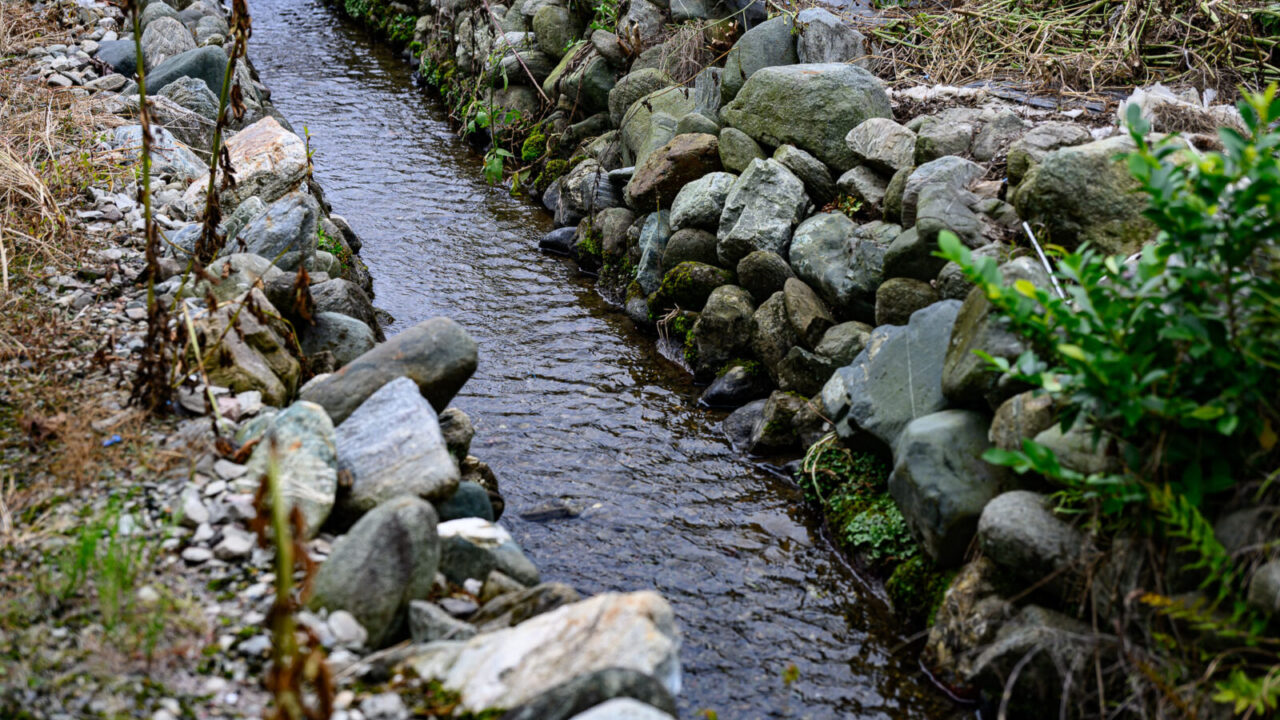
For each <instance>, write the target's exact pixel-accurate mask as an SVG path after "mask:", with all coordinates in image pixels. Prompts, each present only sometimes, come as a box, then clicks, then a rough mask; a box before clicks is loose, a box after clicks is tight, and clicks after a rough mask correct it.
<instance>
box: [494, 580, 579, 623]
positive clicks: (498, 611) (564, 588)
mask: <svg viewBox="0 0 1280 720" xmlns="http://www.w3.org/2000/svg"><path fill="white" fill-rule="evenodd" d="M581 599H582V598H581V597H580V596H579V595H578V591H577V590H574V589H573V588H571V587H569V586H568V585H565V584H564V583H556V582H551V583H542V584H541V585H535V586H533V587H531V588H527V589H522V590H520V591H519V592H514V593H510V594H508V595H501V596H499V597H496V598H494V599H492V600H490V601H489V602H487V603H485V604H484V607H482V608H480V609H479V610H477V611H476V613H475V614H474V615H472V616H471V618H470V621H471V622H472V623H474V624H475V625H476V627H478V628H479V629H480V631H481V632H489V631H491V630H499V629H502V628H508V627H513V626H515V625H519V624H520V623H522V622H524V621H525V620H528V619H529V618H532V617H537V616H538V615H541V614H543V613H547V612H551V611H552V610H555V609H556V608H558V607H561V606H563V605H568V604H570V603H576V602H578V601H579V600H581Z"/></svg>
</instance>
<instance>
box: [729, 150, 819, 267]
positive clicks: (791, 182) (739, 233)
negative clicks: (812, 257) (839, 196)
mask: <svg viewBox="0 0 1280 720" xmlns="http://www.w3.org/2000/svg"><path fill="white" fill-rule="evenodd" d="M808 205H809V200H808V198H807V197H806V196H805V192H804V184H803V183H802V182H800V179H799V178H797V177H796V176H795V175H794V174H792V173H791V171H790V170H787V168H786V167H784V166H783V165H782V163H779V162H778V161H776V160H772V159H770V160H752V161H751V164H750V165H749V166H748V167H747V169H746V171H744V172H743V173H742V175H741V176H739V177H738V179H737V180H736V181H735V182H734V184H733V188H732V189H731V190H730V191H729V195H728V197H727V198H726V199H725V206H724V212H723V213H722V214H721V216H720V228H719V232H718V233H717V235H716V236H717V238H718V240H719V244H718V246H717V248H716V251H717V254H718V256H719V258H720V262H721V264H722V265H723V266H726V267H735V266H736V265H737V264H738V261H739V260H741V259H742V258H744V257H746V255H747V254H748V253H750V252H751V251H753V250H769V251H771V252H775V253H778V254H779V255H782V254H784V253H785V252H786V249H787V244H788V243H789V242H790V241H791V231H792V229H793V228H794V227H795V226H796V225H797V224H799V222H800V221H801V220H802V219H803V218H804V212H805V210H806V209H807V208H808Z"/></svg>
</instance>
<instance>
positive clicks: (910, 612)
mask: <svg viewBox="0 0 1280 720" xmlns="http://www.w3.org/2000/svg"><path fill="white" fill-rule="evenodd" d="M954 577H955V572H942V571H939V570H937V569H936V568H934V567H933V564H932V563H931V562H930V561H929V559H928V558H926V557H925V556H923V555H916V556H915V557H913V558H911V559H909V560H907V561H906V562H904V563H902V564H900V565H898V567H897V568H895V569H894V571H893V574H892V575H890V576H889V580H888V581H887V582H885V584H884V588H885V591H886V592H888V593H889V599H890V600H892V601H893V607H894V608H895V609H896V610H897V611H898V612H899V613H901V614H902V615H903V616H905V617H907V618H910V619H911V620H912V621H915V622H924V623H925V624H927V625H932V624H933V620H934V616H935V615H936V614H937V612H938V608H939V607H940V606H941V605H942V598H943V596H944V595H946V592H947V588H948V587H949V586H950V585H951V580H952V579H953V578H954Z"/></svg>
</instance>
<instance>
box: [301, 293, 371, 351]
mask: <svg viewBox="0 0 1280 720" xmlns="http://www.w3.org/2000/svg"><path fill="white" fill-rule="evenodd" d="M310 290H311V299H312V300H313V301H314V302H315V306H316V312H333V313H341V314H343V315H346V316H347V317H353V318H355V319H356V320H359V321H360V322H362V323H364V324H365V325H368V326H369V328H370V329H371V330H373V335H374V339H375V340H377V341H379V342H381V341H383V340H386V338H385V337H383V335H382V330H381V328H380V327H379V323H378V315H377V313H376V312H375V311H374V309H373V301H371V300H370V299H369V296H368V295H367V294H365V291H364V290H362V289H360V286H359V285H356V284H355V283H353V282H351V281H350V280H345V279H343V278H334V279H332V280H325V281H324V282H320V283H316V284H315V285H312V286H311V288H310Z"/></svg>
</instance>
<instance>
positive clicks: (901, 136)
mask: <svg viewBox="0 0 1280 720" xmlns="http://www.w3.org/2000/svg"><path fill="white" fill-rule="evenodd" d="M844 139H845V143H847V144H848V146H849V152H850V153H851V154H852V155H853V159H854V161H855V162H859V163H862V164H864V165H866V166H867V167H869V168H870V169H872V170H875V171H878V172H882V173H888V174H892V173H895V172H897V171H899V170H901V169H903V168H909V167H912V166H913V165H915V162H914V158H915V152H916V134H915V133H913V132H911V131H910V130H908V129H906V128H905V127H903V126H901V125H899V124H898V123H896V122H894V121H893V120H891V119H889V118H884V117H873V118H869V119H868V120H866V121H864V122H862V123H859V124H858V125H857V126H856V127H854V128H853V129H852V130H850V131H849V134H848V135H845V138H844Z"/></svg>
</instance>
